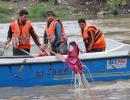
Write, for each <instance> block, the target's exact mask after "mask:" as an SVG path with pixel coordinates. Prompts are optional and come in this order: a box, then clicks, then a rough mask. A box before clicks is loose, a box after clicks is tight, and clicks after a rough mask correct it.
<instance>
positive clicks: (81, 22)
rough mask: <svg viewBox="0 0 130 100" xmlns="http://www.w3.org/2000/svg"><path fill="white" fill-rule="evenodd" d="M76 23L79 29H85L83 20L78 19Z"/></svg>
mask: <svg viewBox="0 0 130 100" xmlns="http://www.w3.org/2000/svg"><path fill="white" fill-rule="evenodd" d="M78 23H79V27H80V28H81V29H84V28H85V26H86V21H85V19H79V20H78Z"/></svg>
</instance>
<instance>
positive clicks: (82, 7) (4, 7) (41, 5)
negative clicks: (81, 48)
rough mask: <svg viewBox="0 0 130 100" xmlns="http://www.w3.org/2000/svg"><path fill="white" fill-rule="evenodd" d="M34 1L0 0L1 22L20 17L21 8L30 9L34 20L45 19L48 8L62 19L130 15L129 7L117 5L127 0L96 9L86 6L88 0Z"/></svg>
mask: <svg viewBox="0 0 130 100" xmlns="http://www.w3.org/2000/svg"><path fill="white" fill-rule="evenodd" d="M33 1H36V0H33ZM33 1H32V0H13V1H12V0H0V23H9V22H11V21H12V20H14V19H16V18H17V17H18V12H19V11H20V10H21V9H26V10H28V11H29V19H30V20H31V21H32V22H39V21H45V12H46V11H48V10H53V11H54V12H55V13H56V15H57V16H58V17H59V18H60V19H61V20H77V19H79V18H86V19H93V18H110V17H122V16H123V17H126V16H127V17H128V16H130V14H129V12H130V10H129V7H127V8H122V9H124V10H122V9H120V7H116V6H117V5H118V6H119V5H120V6H122V5H124V4H125V5H127V0H117V1H118V4H117V2H115V3H114V2H113V4H111V3H112V1H114V0H110V1H111V3H104V5H103V6H101V7H100V9H99V7H98V5H97V8H95V10H94V7H92V8H91V5H90V4H89V5H90V6H86V5H87V4H88V2H86V3H85V4H80V3H79V4H76V3H75V4H74V3H73V4H72V3H70V2H69V3H68V4H54V0H48V1H46V2H33ZM68 1H69V0H68ZM72 1H73V0H72ZM77 1H78V0H77ZM81 1H82V0H81ZM86 1H87V0H86ZM97 1H99V0H97ZM104 1H105V0H104ZM106 1H107V0H106ZM115 1H116V0H115ZM119 1H120V2H119ZM128 3H129V2H128ZM86 7H87V10H86ZM122 7H123V6H122ZM124 7H125V6H124ZM89 8H90V9H89ZM98 9H99V10H98Z"/></svg>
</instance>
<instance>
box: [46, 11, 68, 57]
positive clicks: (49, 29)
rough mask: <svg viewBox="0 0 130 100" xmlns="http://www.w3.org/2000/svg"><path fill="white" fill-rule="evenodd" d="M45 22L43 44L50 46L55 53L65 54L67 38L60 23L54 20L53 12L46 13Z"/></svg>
mask: <svg viewBox="0 0 130 100" xmlns="http://www.w3.org/2000/svg"><path fill="white" fill-rule="evenodd" d="M46 21H47V25H46V29H45V33H44V44H47V45H50V47H51V50H52V51H53V52H55V53H60V54H67V38H66V34H65V31H64V28H63V25H62V22H61V21H60V20H59V19H58V18H56V16H55V14H54V12H53V11H47V13H46ZM52 55H53V54H52Z"/></svg>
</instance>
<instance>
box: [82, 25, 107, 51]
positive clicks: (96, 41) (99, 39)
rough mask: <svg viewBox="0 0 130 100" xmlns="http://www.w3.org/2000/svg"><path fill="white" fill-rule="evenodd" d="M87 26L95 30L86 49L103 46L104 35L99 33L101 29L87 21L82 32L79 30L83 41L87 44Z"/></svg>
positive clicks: (104, 44) (104, 45)
mask: <svg viewBox="0 0 130 100" xmlns="http://www.w3.org/2000/svg"><path fill="white" fill-rule="evenodd" d="M89 28H94V30H95V31H94V34H92V35H94V36H93V37H94V38H93V37H92V38H93V39H92V41H91V42H92V43H91V44H90V45H89V46H88V48H87V50H88V51H91V50H92V49H101V48H105V47H106V43H105V39H104V35H103V34H102V33H101V31H100V30H99V29H98V28H97V27H95V26H93V25H91V24H89V23H86V26H85V28H84V31H83V33H82V32H81V34H82V36H83V38H84V41H85V43H86V44H88V42H89V41H88V38H89V33H88V31H90V30H89Z"/></svg>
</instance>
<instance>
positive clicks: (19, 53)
mask: <svg viewBox="0 0 130 100" xmlns="http://www.w3.org/2000/svg"><path fill="white" fill-rule="evenodd" d="M23 50H25V51H27V52H28V53H30V49H23ZM22 55H23V56H24V55H29V54H27V53H25V52H24V51H22V50H20V49H18V48H15V47H13V56H22Z"/></svg>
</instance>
